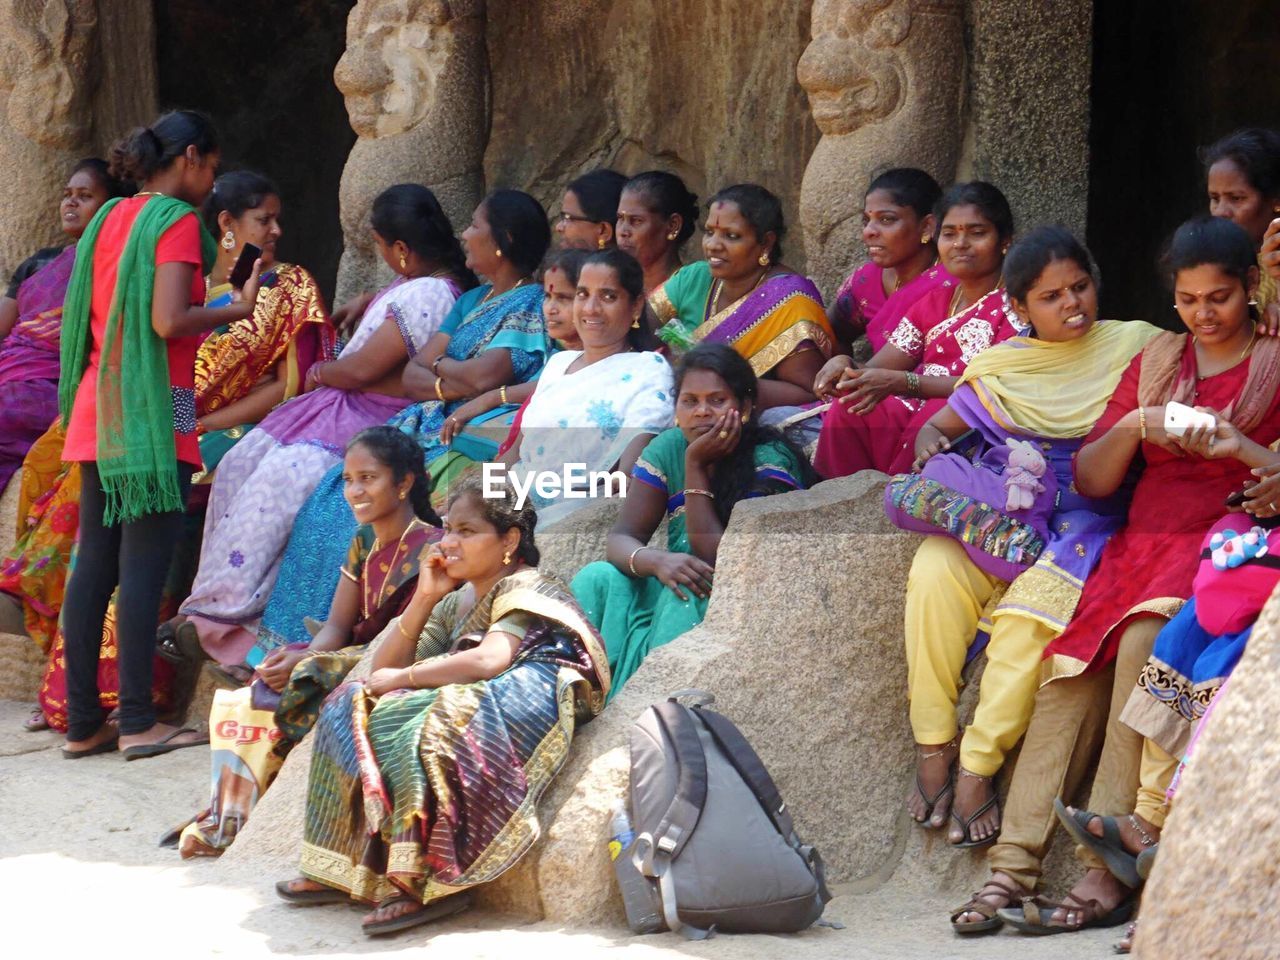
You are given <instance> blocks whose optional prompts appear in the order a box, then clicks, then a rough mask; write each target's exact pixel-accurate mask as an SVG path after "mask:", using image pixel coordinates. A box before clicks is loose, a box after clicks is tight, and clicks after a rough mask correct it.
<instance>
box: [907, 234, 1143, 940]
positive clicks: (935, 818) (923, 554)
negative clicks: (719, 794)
mask: <svg viewBox="0 0 1280 960" xmlns="http://www.w3.org/2000/svg"><path fill="white" fill-rule="evenodd" d="M1093 273H1094V265H1093V259H1092V257H1090V255H1089V252H1088V251H1087V250H1086V249H1085V248H1084V247H1083V246H1082V245H1081V244H1080V242H1079V241H1078V240H1076V239H1075V237H1073V236H1072V235H1071V234H1070V233H1069V232H1068V231H1066V230H1065V229H1063V228H1061V227H1041V228H1039V229H1037V230H1034V231H1032V232H1031V233H1030V234H1028V235H1027V236H1026V237H1025V238H1024V239H1023V240H1020V241H1019V242H1018V243H1016V244H1014V246H1013V249H1012V250H1011V251H1010V253H1009V256H1008V258H1007V259H1006V261H1005V279H1006V282H1007V284H1008V293H1009V298H1010V302H1011V303H1012V305H1013V309H1014V310H1015V311H1017V314H1018V316H1019V317H1020V318H1021V319H1022V320H1023V321H1024V322H1025V323H1027V324H1028V325H1029V326H1030V328H1031V330H1032V331H1033V333H1032V334H1030V335H1028V336H1023V337H1015V338H1013V339H1011V340H1007V341H1005V342H1004V343H1002V344H999V345H997V346H994V347H992V348H990V349H989V350H987V351H985V352H984V353H982V354H981V355H979V356H978V357H976V358H974V360H973V362H972V363H971V364H969V367H968V369H967V370H966V371H965V372H964V374H963V375H962V376H961V377H960V383H959V386H957V387H956V390H955V392H954V393H953V394H952V397H951V399H950V400H949V401H948V402H947V404H946V405H945V406H944V407H943V408H942V409H941V410H939V411H938V412H937V413H935V414H934V415H933V417H931V418H930V420H929V422H928V423H926V424H925V425H924V426H923V427H922V428H921V430H920V433H919V436H918V437H917V438H916V449H917V456H918V464H920V465H923V464H924V463H926V462H928V460H929V459H930V458H932V457H933V456H935V455H937V454H939V453H942V452H944V451H946V450H947V449H949V446H950V442H951V441H952V440H954V439H956V438H957V437H959V436H961V435H962V434H964V433H966V431H975V432H976V434H977V436H978V438H979V439H980V442H981V443H982V444H983V445H985V446H987V447H990V448H999V447H1002V446H1004V445H1006V444H1010V445H1011V444H1012V443H1013V442H1023V443H1026V442H1029V443H1030V444H1032V445H1034V448H1035V450H1036V451H1037V452H1038V453H1039V455H1040V456H1041V457H1042V459H1043V461H1044V463H1043V466H1044V468H1045V471H1046V472H1047V473H1048V474H1050V475H1051V477H1052V481H1054V487H1055V489H1056V500H1055V505H1054V508H1053V512H1052V514H1051V515H1050V517H1049V518H1048V522H1047V524H1046V526H1047V528H1048V533H1049V536H1048V539H1047V542H1045V543H1044V544H1043V549H1042V550H1041V551H1040V553H1039V559H1038V560H1037V562H1036V563H1035V564H1034V565H1032V566H1030V567H1029V568H1027V569H1025V570H1024V572H1022V573H1021V574H1019V575H1018V576H1017V578H1016V579H1014V580H1013V582H1012V583H1008V582H1007V580H1002V579H1001V578H1000V577H999V576H997V575H996V574H995V573H993V572H992V570H993V569H995V567H994V566H993V565H992V564H991V563H990V562H989V561H987V560H986V559H985V557H986V555H985V554H980V552H979V551H980V549H981V548H983V547H986V548H987V550H988V551H989V550H990V546H989V544H987V543H986V542H985V540H986V538H985V537H984V538H983V540H982V541H979V540H973V541H969V540H962V539H958V538H952V537H948V536H930V537H926V538H925V540H924V542H923V543H921V545H920V547H919V549H918V550H917V551H916V555H915V559H914V561H913V562H912V566H911V574H910V577H909V578H908V581H907V607H906V640H907V647H906V653H907V677H908V695H909V699H910V705H911V726H912V730H913V732H914V734H915V740H916V749H917V751H918V755H919V759H918V761H917V768H916V778H915V785H914V787H913V788H912V791H911V793H910V795H909V796H908V800H907V809H908V810H909V811H910V813H911V816H912V818H913V819H915V820H916V821H917V822H918V823H921V824H923V825H926V826H929V827H934V828H938V827H942V826H944V825H945V824H946V823H947V820H948V816H949V817H950V820H951V821H952V827H951V830H950V836H949V837H948V839H949V840H950V842H951V843H952V844H953V845H955V846H961V847H971V846H979V845H982V844H987V843H991V842H992V841H993V840H994V839H995V837H996V835H997V833H998V832H999V830H1000V815H999V808H998V806H997V802H996V796H995V788H994V784H993V777H994V776H995V774H996V773H998V772H999V770H1000V768H1001V766H1002V765H1003V763H1004V758H1005V755H1006V754H1007V753H1008V751H1009V750H1010V749H1011V748H1012V747H1013V745H1014V744H1015V743H1017V741H1018V738H1019V737H1021V736H1022V732H1023V731H1024V730H1025V729H1026V725H1027V721H1028V719H1029V718H1030V715H1031V704H1032V700H1033V699H1034V697H1035V689H1036V684H1037V681H1038V679H1039V674H1040V658H1041V655H1042V654H1043V651H1044V648H1045V645H1046V644H1048V642H1049V641H1050V640H1051V639H1053V637H1055V636H1056V635H1057V634H1058V633H1059V632H1060V631H1061V630H1062V628H1063V627H1064V626H1065V625H1066V623H1067V622H1068V621H1069V620H1070V618H1071V615H1072V612H1073V611H1074V608H1075V604H1076V601H1077V600H1078V599H1079V596H1080V584H1081V583H1083V582H1084V580H1085V578H1086V577H1087V576H1088V575H1089V571H1090V570H1091V569H1092V567H1093V564H1094V562H1095V561H1096V560H1097V557H1098V553H1099V552H1100V551H1101V549H1102V546H1103V545H1104V544H1105V543H1106V541H1107V538H1108V536H1109V535H1110V534H1111V533H1113V532H1114V531H1115V530H1116V529H1118V527H1119V526H1120V524H1121V523H1122V522H1123V518H1124V501H1123V499H1122V498H1110V499H1098V500H1095V499H1090V498H1087V497H1083V496H1080V495H1078V494H1076V493H1074V492H1073V490H1072V488H1071V466H1072V458H1073V457H1074V455H1075V453H1076V451H1077V450H1078V449H1079V448H1080V444H1081V443H1082V442H1083V439H1084V436H1085V434H1087V433H1088V432H1089V430H1090V429H1091V428H1092V426H1093V424H1094V422H1095V421H1096V420H1097V418H1098V417H1099V416H1100V415H1101V414H1102V410H1103V408H1104V406H1105V405H1106V398H1107V397H1109V396H1110V394H1111V391H1112V390H1113V389H1114V388H1115V385H1116V384H1117V383H1119V381H1120V377H1121V375H1122V374H1123V373H1124V370H1125V367H1126V366H1128V363H1129V360H1130V359H1131V358H1132V357H1133V356H1134V355H1135V354H1136V353H1137V352H1138V351H1139V350H1141V349H1142V346H1143V344H1145V343H1146V342H1147V341H1148V340H1149V339H1151V337H1153V336H1155V335H1156V333H1157V332H1158V331H1157V330H1156V328H1155V327H1152V326H1150V325H1148V324H1145V323H1121V322H1117V321H1099V320H1098V318H1097V314H1098V298H1097V287H1096V285H1095V281H1094V277H1093ZM973 475H974V476H981V474H976V473H975V474H973ZM989 477H990V478H991V479H990V482H991V484H992V487H991V489H990V490H989V491H988V493H987V494H984V493H983V492H982V490H981V488H979V487H974V488H973V489H972V490H970V491H969V492H968V493H967V494H965V495H962V496H961V497H960V500H959V502H957V496H956V491H955V490H947V489H946V487H945V484H944V483H943V482H942V481H941V480H940V479H930V478H927V477H921V478H919V480H917V481H914V484H916V485H918V487H919V489H920V491H922V494H921V495H923V496H925V497H927V496H929V495H930V491H931V489H933V490H938V491H939V492H945V495H946V496H947V497H948V500H949V503H948V510H956V511H957V512H958V511H960V510H964V511H966V513H965V515H966V517H967V519H968V520H969V523H970V525H971V526H972V527H973V528H982V529H984V530H985V529H986V526H985V525H986V523H987V521H988V519H1000V520H1004V519H1005V518H1010V517H1013V518H1016V517H1017V513H1016V512H1015V511H1009V510H1007V509H1005V507H1004V504H1005V503H1006V501H1005V496H1006V493H1005V482H1006V477H1002V476H999V475H997V474H995V473H991V474H989ZM1042 489H1043V487H1042ZM979 500H982V501H984V502H981V503H979V502H978V501H979ZM993 502H998V503H1000V504H1001V506H1000V507H993V506H990V505H989V504H991V503H993ZM902 507H903V508H905V507H906V503H905V502H904V503H903V504H902ZM1006 522H1008V521H1006ZM979 560H983V561H984V562H982V563H979V562H977V561H979ZM1009 566H1010V568H1011V569H1012V570H1013V572H1015V573H1016V571H1017V566H1016V565H1014V564H1010V565H1009ZM1006 586H1007V590H1006V589H1005V587H1006ZM1002 590H1003V591H1004V595H1003V598H1002V599H1000V601H999V602H998V603H997V605H996V607H995V609H994V611H992V612H991V613H990V617H991V626H990V628H989V633H990V640H989V642H988V643H987V644H986V648H985V653H986V657H987V664H986V670H985V672H984V673H983V675H982V684H981V688H980V691H979V698H978V705H977V709H976V711H975V713H974V718H973V723H972V724H971V725H970V726H969V728H968V730H966V731H965V733H964V737H963V739H959V738H958V737H957V736H956V701H957V698H958V696H959V689H960V685H961V671H962V670H963V669H964V667H965V664H966V661H967V659H968V655H969V653H970V650H971V648H972V646H973V642H974V635H975V633H977V632H978V631H979V629H980V627H979V625H980V621H981V618H982V617H983V615H984V612H985V611H986V608H987V606H988V604H989V603H990V601H991V600H992V599H993V598H994V597H995V596H996V595H997V592H998V591H1002ZM957 760H958V768H957ZM957 769H958V774H959V777H958V779H957V776H956V774H957ZM969 909H970V910H972V911H973V912H982V910H984V909H985V910H989V911H990V908H989V907H987V906H986V905H983V904H982V903H981V902H980V901H979V902H977V904H976V905H970V908H969ZM962 912H964V911H962ZM990 912H991V913H994V911H990ZM987 919H988V922H989V920H990V918H989V917H988V918H987ZM997 925H998V923H997ZM981 928H982V924H981V923H978V922H975V923H970V924H966V925H957V930H960V931H961V932H972V931H973V930H975V929H981Z"/></svg>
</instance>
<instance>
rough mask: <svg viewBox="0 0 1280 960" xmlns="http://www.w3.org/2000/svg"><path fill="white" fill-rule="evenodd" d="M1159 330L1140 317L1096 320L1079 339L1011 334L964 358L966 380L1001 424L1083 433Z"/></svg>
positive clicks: (1043, 432)
mask: <svg viewBox="0 0 1280 960" xmlns="http://www.w3.org/2000/svg"><path fill="white" fill-rule="evenodd" d="M1159 333H1161V330H1160V328H1159V327H1155V326H1152V325H1151V324H1149V323H1144V322H1142V321H1139V320H1130V321H1119V320H1100V321H1098V322H1097V323H1095V324H1094V325H1093V328H1092V329H1091V330H1090V331H1089V332H1088V333H1086V334H1085V335H1084V336H1083V337H1081V338H1079V339H1078V340H1067V341H1063V342H1059V343H1049V342H1047V341H1044V340H1037V339H1035V338H1034V337H1012V338H1010V339H1009V340H1006V341H1004V342H1003V343H1000V344H997V345H996V346H994V347H991V348H989V349H987V350H984V351H983V352H982V353H980V354H978V355H977V356H976V357H974V358H973V360H971V361H970V363H969V366H968V368H966V370H965V371H964V373H963V374H961V375H960V379H959V380H958V381H957V383H956V386H960V385H961V384H968V385H969V387H970V388H971V389H972V390H973V392H974V393H975V394H976V395H977V397H978V400H979V402H980V403H981V404H982V406H983V407H984V408H985V409H986V411H987V413H988V414H990V416H991V418H992V419H993V420H994V421H995V422H996V423H997V424H998V425H999V426H1001V427H1002V428H1004V429H1006V430H1009V431H1012V432H1017V433H1029V434H1032V435H1034V436H1038V437H1052V438H1059V439H1064V438H1068V437H1083V436H1084V435H1085V434H1087V433H1088V432H1089V431H1090V430H1091V429H1093V425H1094V424H1095V423H1097V422H1098V418H1099V417H1101V416H1102V411H1103V410H1104V409H1106V406H1107V401H1108V400H1110V399H1111V394H1112V393H1114V392H1115V388H1116V385H1117V384H1118V383H1119V382H1120V377H1121V376H1122V375H1123V374H1124V371H1125V368H1126V367H1128V365H1129V362H1130V361H1131V360H1132V359H1133V358H1134V357H1135V356H1136V355H1137V354H1138V353H1139V352H1140V351H1141V350H1142V348H1143V347H1144V346H1146V344H1147V342H1148V341H1149V340H1151V339H1152V338H1153V337H1155V336H1157V335H1158V334H1159Z"/></svg>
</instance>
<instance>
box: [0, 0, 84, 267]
mask: <svg viewBox="0 0 1280 960" xmlns="http://www.w3.org/2000/svg"><path fill="white" fill-rule="evenodd" d="M97 29H98V8H97V3H96V2H95V0H46V2H43V3H30V2H22V0H0V274H2V275H3V276H5V277H8V276H9V275H10V274H11V273H12V272H13V270H14V268H15V267H17V265H18V264H19V263H20V262H22V260H24V259H25V258H26V257H27V256H29V255H30V254H32V253H34V252H35V251H36V250H37V249H39V248H40V247H46V246H51V245H54V244H56V243H57V242H58V241H59V239H60V237H61V235H62V233H61V231H60V230H59V229H58V220H57V204H58V198H59V197H60V196H61V195H62V188H63V185H64V184H65V183H66V177H67V172H68V170H69V168H70V167H71V165H72V164H73V163H74V162H75V160H76V158H77V157H78V156H79V155H80V154H81V153H82V152H84V151H85V149H86V147H87V146H88V144H89V137H90V133H91V128H92V123H91V115H90V98H91V96H92V85H93V80H94V72H95V71H94V69H93V68H94V66H95V63H94V43H95V40H96V34H97Z"/></svg>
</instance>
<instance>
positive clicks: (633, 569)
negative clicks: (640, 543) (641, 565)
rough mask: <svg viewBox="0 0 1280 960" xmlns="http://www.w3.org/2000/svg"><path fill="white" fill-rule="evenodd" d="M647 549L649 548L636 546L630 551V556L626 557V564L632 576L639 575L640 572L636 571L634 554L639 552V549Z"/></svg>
mask: <svg viewBox="0 0 1280 960" xmlns="http://www.w3.org/2000/svg"><path fill="white" fill-rule="evenodd" d="M648 549H649V548H648V547H636V548H635V549H634V550H632V551H631V556H629V557H627V566H628V567H630V568H631V575H632V576H633V577H639V576H640V574H638V573H637V572H636V554H637V553H639V552H640V551H641V550H648Z"/></svg>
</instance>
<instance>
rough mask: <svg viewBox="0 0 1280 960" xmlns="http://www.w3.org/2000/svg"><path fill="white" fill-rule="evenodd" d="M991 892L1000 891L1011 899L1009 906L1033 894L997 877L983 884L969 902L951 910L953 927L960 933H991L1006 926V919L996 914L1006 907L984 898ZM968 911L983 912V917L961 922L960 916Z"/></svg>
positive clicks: (1006, 897)
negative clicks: (1002, 881) (998, 905)
mask: <svg viewBox="0 0 1280 960" xmlns="http://www.w3.org/2000/svg"><path fill="white" fill-rule="evenodd" d="M991 893H998V894H1000V895H1002V896H1004V898H1005V899H1006V900H1008V901H1009V903H1008V904H1007V906H1013V904H1015V903H1021V902H1022V900H1023V899H1025V898H1026V897H1029V896H1031V891H1030V890H1027V889H1026V888H1025V887H1011V886H1009V885H1008V884H1005V883H1001V882H1000V881H999V880H996V879H991V880H988V881H987V882H986V883H985V884H983V886H982V889H981V890H979V891H978V892H977V893H975V894H974V895H973V896H972V897H971V898H970V899H969V902H968V903H966V904H965V905H964V906H962V907H957V908H956V909H955V910H952V911H951V929H952V930H954V931H955V932H956V933H960V934H971V933H990V932H991V931H992V930H999V929H1000V928H1001V927H1002V926H1004V921H1003V920H1001V919H1000V917H999V916H997V915H996V912H997V911H998V910H1002V909H1005V908H1004V907H997V906H995V905H994V904H991V903H989V902H988V901H986V900H983V899H982V897H983V895H984V894H991ZM966 913H977V914H981V915H982V917H983V919H982V920H970V921H968V922H967V923H961V922H960V918H961V917H963V916H964V915H965V914H966Z"/></svg>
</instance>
